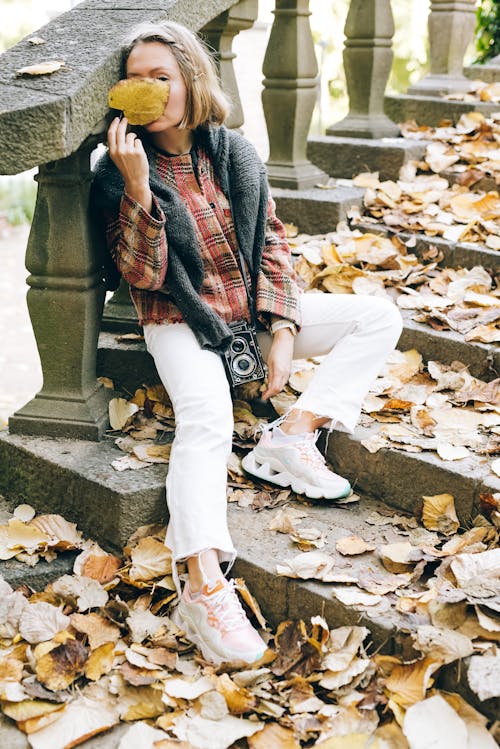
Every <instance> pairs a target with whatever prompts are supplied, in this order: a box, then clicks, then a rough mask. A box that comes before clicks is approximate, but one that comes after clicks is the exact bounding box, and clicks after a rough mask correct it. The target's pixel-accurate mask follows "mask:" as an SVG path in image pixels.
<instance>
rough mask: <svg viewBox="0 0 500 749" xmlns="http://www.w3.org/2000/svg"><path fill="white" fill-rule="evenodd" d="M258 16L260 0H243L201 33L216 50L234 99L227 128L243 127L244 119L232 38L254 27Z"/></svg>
mask: <svg viewBox="0 0 500 749" xmlns="http://www.w3.org/2000/svg"><path fill="white" fill-rule="evenodd" d="M257 15H258V0H242V2H240V3H238V4H237V5H234V6H233V7H232V8H230V9H229V10H226V11H225V12H224V13H221V14H220V15H219V16H217V18H214V20H213V21H211V22H210V23H208V24H207V25H206V26H204V27H203V29H202V30H201V35H202V36H203V37H204V38H205V39H206V40H207V42H208V43H209V45H210V46H211V47H213V49H214V50H216V61H217V64H218V67H219V75H220V80H221V83H222V88H223V89H224V91H225V93H226V94H227V95H228V96H229V99H230V100H231V105H232V106H231V112H230V113H229V118H228V120H227V122H226V124H227V126H228V127H231V128H240V127H241V126H242V125H243V122H244V116H243V108H242V106H241V99H240V93H239V90H238V83H237V81H236V75H235V73H234V66H233V60H234V58H235V57H236V55H235V53H234V52H233V40H234V37H235V36H236V34H239V32H240V31H244V30H245V29H249V28H251V27H252V26H253V24H254V22H255V19H256V18H257Z"/></svg>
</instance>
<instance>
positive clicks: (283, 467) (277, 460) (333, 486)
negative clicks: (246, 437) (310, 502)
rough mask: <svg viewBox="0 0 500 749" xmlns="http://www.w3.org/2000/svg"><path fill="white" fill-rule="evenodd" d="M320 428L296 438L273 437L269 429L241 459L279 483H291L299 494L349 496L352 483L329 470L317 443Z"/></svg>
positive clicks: (252, 470)
mask: <svg viewBox="0 0 500 749" xmlns="http://www.w3.org/2000/svg"><path fill="white" fill-rule="evenodd" d="M317 436H318V432H311V433H310V434H306V435H297V440H296V441H293V442H286V443H281V442H277V441H275V440H273V437H272V431H271V430H270V429H268V430H266V431H265V432H264V433H263V435H262V437H261V438H260V440H259V442H258V444H257V445H256V447H255V448H254V449H253V450H251V451H250V452H249V453H248V454H247V455H245V457H244V458H243V460H242V466H243V468H244V469H245V471H247V472H248V473H250V474H252V475H253V476H257V477H258V478H260V479H264V481H269V482H270V483H271V484H277V485H278V486H290V487H291V488H292V489H293V491H294V492H296V493H297V494H305V495H306V497H309V498H310V499H321V498H324V499H340V498H341V497H347V495H348V494H349V492H350V491H351V485H350V484H349V482H348V481H347V479H345V478H342V476H339V475H338V474H337V473H333V471H330V469H329V468H328V466H327V465H326V461H325V459H324V457H323V455H322V454H321V453H320V451H319V450H318V448H317V447H316V439H317Z"/></svg>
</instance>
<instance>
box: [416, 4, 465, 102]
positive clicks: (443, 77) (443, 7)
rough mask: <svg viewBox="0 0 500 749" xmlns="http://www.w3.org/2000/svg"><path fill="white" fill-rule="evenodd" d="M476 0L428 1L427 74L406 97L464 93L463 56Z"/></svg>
mask: <svg viewBox="0 0 500 749" xmlns="http://www.w3.org/2000/svg"><path fill="white" fill-rule="evenodd" d="M475 6H476V0H432V2H431V12H430V14H429V46H430V73H429V75H426V76H424V78H422V80H421V81H419V82H418V83H416V84H415V85H414V86H411V88H410V89H409V90H408V93H409V94H417V95H421V96H440V95H442V94H449V93H453V92H459V91H468V90H469V89H470V87H471V82H470V80H468V79H467V78H466V77H465V76H464V75H463V63H464V55H465V52H466V50H467V47H468V45H469V43H470V42H471V40H472V37H473V34H474V28H475V23H476V17H475V11H476V7H475Z"/></svg>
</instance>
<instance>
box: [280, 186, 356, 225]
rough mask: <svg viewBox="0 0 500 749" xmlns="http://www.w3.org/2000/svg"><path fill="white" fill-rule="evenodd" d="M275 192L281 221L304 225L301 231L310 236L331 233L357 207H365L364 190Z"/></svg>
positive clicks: (318, 188) (342, 187)
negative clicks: (363, 205) (324, 232)
mask: <svg viewBox="0 0 500 749" xmlns="http://www.w3.org/2000/svg"><path fill="white" fill-rule="evenodd" d="M271 192H272V196H273V198H274V200H275V202H276V213H277V215H278V216H279V217H280V219H281V220H282V221H284V222H285V223H290V224H296V223H297V222H300V231H303V232H306V233H307V234H315V233H317V232H322V231H330V230H331V229H332V227H335V226H337V224H338V222H339V221H345V219H346V217H347V212H348V211H349V210H350V209H351V208H352V207H353V206H358V207H360V208H361V206H362V203H363V195H364V190H363V189H361V188H359V187H354V186H351V187H348V186H343V185H339V186H337V187H334V188H332V189H330V188H328V189H322V188H320V187H313V188H311V189H309V190H288V189H285V188H278V187H273V188H272V191H271ZM321 227H328V228H325V229H323V228H321Z"/></svg>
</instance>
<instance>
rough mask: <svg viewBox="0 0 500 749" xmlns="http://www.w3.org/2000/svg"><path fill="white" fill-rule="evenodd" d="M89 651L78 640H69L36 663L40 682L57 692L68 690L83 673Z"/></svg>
mask: <svg viewBox="0 0 500 749" xmlns="http://www.w3.org/2000/svg"><path fill="white" fill-rule="evenodd" d="M88 655H89V649H88V648H87V647H86V646H85V645H84V644H83V643H81V642H79V641H78V640H68V641H67V642H65V643H63V644H61V645H58V646H57V647H55V648H53V649H52V650H50V652H48V653H46V654H45V655H42V656H41V658H39V659H37V661H36V675H37V678H38V681H39V682H41V683H42V684H43V685H44V686H46V687H47V689H50V690H51V691H53V692H57V691H59V690H61V689H66V687H68V686H69V685H70V684H72V683H73V682H74V680H75V679H77V678H78V677H79V676H80V675H81V674H82V673H83V669H84V667H85V663H86V661H87V658H88Z"/></svg>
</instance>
